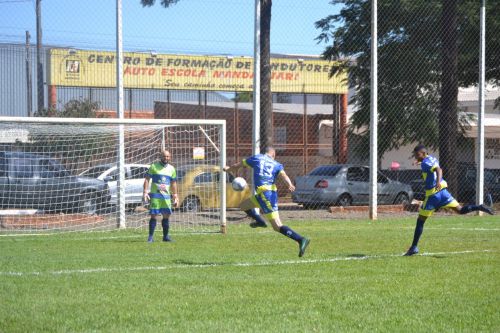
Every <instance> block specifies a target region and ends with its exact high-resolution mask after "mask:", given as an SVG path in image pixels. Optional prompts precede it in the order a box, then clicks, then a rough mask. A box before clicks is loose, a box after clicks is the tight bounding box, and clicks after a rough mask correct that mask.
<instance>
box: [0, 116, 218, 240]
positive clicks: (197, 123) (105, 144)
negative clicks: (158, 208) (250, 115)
mask: <svg viewBox="0 0 500 333" xmlns="http://www.w3.org/2000/svg"><path fill="white" fill-rule="evenodd" d="M120 142H121V143H122V144H120ZM163 149H166V150H168V151H170V153H171V162H170V163H171V164H172V165H173V166H174V167H175V168H176V171H177V184H178V192H179V201H180V205H179V208H178V209H176V210H175V211H174V213H173V214H172V216H171V218H170V221H171V229H172V230H173V232H219V231H222V232H224V230H225V203H226V200H225V195H226V193H225V192H226V176H225V174H224V173H223V172H222V166H223V165H224V164H225V122H224V121H218V120H173V121H170V120H117V119H69V118H0V223H1V225H0V233H30V232H38V233H40V232H53V231H91V230H112V229H116V228H123V227H126V228H144V227H147V224H148V221H149V210H148V205H147V203H145V202H143V199H142V197H143V195H142V193H143V184H144V177H145V175H146V174H147V172H148V169H149V167H150V165H151V164H152V163H154V162H156V161H158V160H159V154H160V152H161V151H162V150H163ZM120 157H121V159H120ZM120 161H121V162H120Z"/></svg>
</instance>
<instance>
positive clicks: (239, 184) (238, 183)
mask: <svg viewBox="0 0 500 333" xmlns="http://www.w3.org/2000/svg"><path fill="white" fill-rule="evenodd" d="M232 186H233V190H235V191H237V192H241V191H243V190H244V189H245V187H247V181H246V180H245V179H243V178H241V177H236V178H234V180H233V183H232Z"/></svg>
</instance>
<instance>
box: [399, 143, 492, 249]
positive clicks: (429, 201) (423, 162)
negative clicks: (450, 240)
mask: <svg viewBox="0 0 500 333" xmlns="http://www.w3.org/2000/svg"><path fill="white" fill-rule="evenodd" d="M413 156H414V157H415V159H416V160H417V162H418V163H420V167H421V168H422V177H423V179H424V188H425V200H424V202H423V203H422V206H421V207H420V211H419V215H418V218H417V226H416V227H415V235H414V236H413V243H412V244H411V247H410V248H409V250H408V251H407V252H406V254H405V256H412V255H414V254H417V253H418V247H417V244H418V240H419V239H420V236H421V235H422V232H423V231H424V223H425V220H427V218H428V217H430V216H431V215H432V213H433V212H434V211H435V210H437V209H439V208H451V209H453V210H454V211H455V212H457V213H458V214H467V213H470V212H474V211H478V210H480V211H482V212H485V213H488V214H491V215H493V211H492V210H491V209H490V208H488V207H485V206H483V205H466V206H463V207H462V206H460V204H459V203H458V202H457V201H456V200H455V199H454V198H453V197H452V196H451V194H450V192H448V189H447V186H448V185H447V183H446V181H445V180H444V179H443V170H442V169H441V168H440V167H439V162H438V160H437V159H436V158H435V157H433V156H430V155H428V154H427V149H426V148H425V146H423V145H418V146H416V147H415V149H414V150H413Z"/></svg>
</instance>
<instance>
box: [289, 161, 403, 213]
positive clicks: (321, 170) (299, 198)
mask: <svg viewBox="0 0 500 333" xmlns="http://www.w3.org/2000/svg"><path fill="white" fill-rule="evenodd" d="M295 182H296V184H295V187H296V190H295V192H293V194H292V199H293V202H295V203H298V204H301V205H303V206H304V208H313V207H319V206H325V205H339V206H351V205H367V204H368V195H369V168H368V167H366V166H362V165H351V164H337V165H322V166H319V167H317V168H316V169H314V170H313V171H311V172H310V173H309V174H307V175H306V176H301V177H297V178H296V180H295ZM377 189H378V203H379V204H382V205H384V204H385V205H392V204H408V203H410V202H411V200H412V199H413V191H412V189H411V186H410V185H407V184H403V183H400V182H398V181H394V180H391V179H389V178H387V177H386V176H384V175H383V174H382V173H380V172H378V186H377Z"/></svg>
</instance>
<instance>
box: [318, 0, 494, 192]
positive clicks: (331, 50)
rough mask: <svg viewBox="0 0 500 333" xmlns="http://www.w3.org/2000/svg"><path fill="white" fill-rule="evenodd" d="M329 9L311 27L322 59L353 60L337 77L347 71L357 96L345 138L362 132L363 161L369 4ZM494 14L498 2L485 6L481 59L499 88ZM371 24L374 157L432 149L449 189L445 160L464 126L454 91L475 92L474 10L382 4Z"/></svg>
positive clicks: (439, 4) (339, 0) (353, 2)
mask: <svg viewBox="0 0 500 333" xmlns="http://www.w3.org/2000/svg"><path fill="white" fill-rule="evenodd" d="M331 3H332V4H333V5H340V4H342V5H343V8H342V9H341V11H340V13H339V14H336V15H329V16H327V17H325V18H324V19H322V20H319V21H318V22H316V27H317V28H318V29H321V33H320V35H319V36H318V38H317V40H318V41H319V42H327V43H329V45H328V46H327V47H326V49H325V51H324V53H323V56H324V57H325V58H326V59H330V60H338V59H346V58H348V59H352V61H348V62H344V63H343V65H342V66H340V67H339V68H338V69H337V70H348V71H349V73H350V75H349V84H350V86H351V87H353V88H354V89H355V90H356V94H355V95H354V97H353V98H352V99H351V101H350V103H351V104H354V105H355V106H356V107H357V108H358V111H357V112H355V114H354V115H353V118H352V124H351V130H354V129H356V130H358V131H361V139H362V144H360V145H358V148H359V149H360V150H364V151H365V153H366V151H367V149H368V134H369V133H368V125H369V120H370V85H369V83H370V17H371V6H370V1H369V0H333V1H331ZM453 8H456V10H453ZM499 11H500V2H493V1H489V2H488V7H487V12H488V13H490V14H489V15H487V23H486V25H487V27H486V30H487V31H488V33H487V41H486V47H487V50H490V52H489V53H488V51H487V53H488V57H487V61H486V65H487V68H488V71H487V77H486V79H487V80H488V81H489V82H490V83H492V84H495V85H499V84H500V81H499V78H500V75H499V74H500V55H499V53H500V52H498V50H500V39H499V38H498V36H499V35H500V18H499V17H498V15H496V16H495V14H494V13H498V12H499ZM378 17H379V20H378V35H379V39H378V45H379V49H378V52H379V83H378V85H379V104H378V109H379V156H383V153H384V152H386V151H388V150H391V149H397V148H399V147H401V146H403V145H406V144H410V143H414V142H421V143H424V144H426V145H428V146H430V147H432V148H435V149H436V148H439V152H440V155H441V162H442V163H445V164H446V163H448V165H446V166H445V168H444V170H445V172H446V174H445V176H446V177H447V178H448V180H451V182H452V183H453V182H454V179H455V177H456V174H454V171H455V170H456V160H455V159H454V158H455V156H452V157H450V155H453V153H454V152H455V151H456V149H457V142H459V140H458V139H459V138H460V136H461V131H459V130H458V129H459V128H461V129H464V128H465V127H466V126H467V124H468V122H467V120H468V118H467V116H466V115H465V114H464V113H461V112H460V110H458V109H457V107H456V105H457V95H456V91H457V90H456V89H457V87H458V86H463V87H465V86H469V85H473V84H477V80H478V66H479V60H478V58H479V51H478V46H479V3H478V2H475V1H460V2H459V3H457V2H456V0H440V1H437V0H433V1H426V0H414V1H401V0H381V1H379V6H378ZM454 24H456V25H455V26H454ZM445 26H446V30H444V29H443V28H444V27H445ZM451 30H453V31H451ZM495 50H497V52H495ZM443 54H446V57H443ZM454 59H455V60H454ZM332 74H333V73H332ZM450 133H452V134H450ZM444 136H446V138H445V137H444ZM443 154H444V155H445V156H443ZM446 154H448V155H446ZM450 172H451V174H450Z"/></svg>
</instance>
